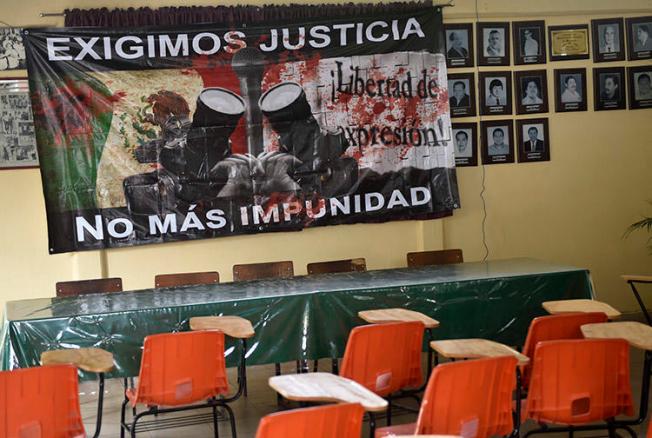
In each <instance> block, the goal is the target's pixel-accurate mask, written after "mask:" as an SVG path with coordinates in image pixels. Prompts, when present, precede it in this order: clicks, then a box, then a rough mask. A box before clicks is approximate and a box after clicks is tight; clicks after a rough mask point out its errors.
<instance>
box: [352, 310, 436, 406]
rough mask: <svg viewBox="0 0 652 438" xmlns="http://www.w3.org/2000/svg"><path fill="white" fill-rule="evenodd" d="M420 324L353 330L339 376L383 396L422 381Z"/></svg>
mask: <svg viewBox="0 0 652 438" xmlns="http://www.w3.org/2000/svg"><path fill="white" fill-rule="evenodd" d="M424 330H425V326H424V325H423V323H422V322H420V321H413V322H398V323H388V324H369V325H364V326H360V327H356V328H354V329H353V330H351V334H350V335H349V340H348V342H347V344H346V350H345V351H344V358H343V359H342V366H341V369H340V376H342V377H346V378H348V379H351V380H354V381H356V382H358V383H359V384H361V385H362V386H364V387H366V388H367V389H369V390H370V391H373V392H375V393H376V394H378V395H380V396H381V397H383V396H386V395H389V394H391V393H393V392H396V391H398V390H399V389H402V388H407V387H417V386H419V385H420V383H421V381H422V376H421V347H422V342H423V331H424Z"/></svg>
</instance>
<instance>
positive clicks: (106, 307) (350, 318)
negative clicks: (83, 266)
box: [0, 259, 592, 377]
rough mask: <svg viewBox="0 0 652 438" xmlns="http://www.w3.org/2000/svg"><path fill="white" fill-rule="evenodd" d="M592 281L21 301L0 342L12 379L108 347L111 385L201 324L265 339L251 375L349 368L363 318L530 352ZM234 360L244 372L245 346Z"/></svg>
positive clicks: (474, 268)
mask: <svg viewBox="0 0 652 438" xmlns="http://www.w3.org/2000/svg"><path fill="white" fill-rule="evenodd" d="M591 296H592V288H591V281H590V276H589V272H588V271H587V270H586V269H579V268H574V267H569V266H559V265H555V264H550V263H545V262H541V261H538V260H533V259H510V260H498V261H490V262H483V263H463V264H458V265H447V266H431V267H423V268H415V269H386V270H378V271H369V272H356V273H342V274H327V275H319V276H310V277H296V278H293V279H286V280H278V279H274V280H259V281H249V282H239V283H223V284H217V285H206V286H188V287H176V288H167V289H147V290H141V291H131V292H123V293H113V294H92V295H86V296H79V297H71V298H42V299H30V300H21V301H10V302H8V303H7V305H6V310H5V321H4V324H3V331H2V336H1V338H0V340H1V342H2V344H1V348H2V350H1V357H2V367H3V369H11V368H16V367H27V366H33V365H37V364H38V363H39V357H40V354H41V352H43V351H46V350H50V349H55V348H66V347H91V346H93V347H100V348H104V349H106V350H108V351H111V352H112V353H113V354H114V357H115V362H116V371H115V372H114V373H113V374H112V376H114V377H117V376H131V375H137V374H138V369H139V364H140V354H141V349H140V347H141V346H142V344H143V339H144V338H145V336H147V335H148V334H152V333H161V332H170V331H175V330H187V329H188V320H189V318H190V317H192V316H204V315H219V314H225V315H239V316H242V317H245V318H247V319H249V320H250V321H251V322H252V323H253V325H254V329H255V330H256V336H255V337H254V338H253V339H250V340H249V344H248V351H247V360H248V364H265V363H275V362H286V361H290V360H295V359H318V358H325V357H341V356H342V354H343V352H344V347H345V345H346V339H347V337H348V333H349V331H350V330H351V328H352V327H354V326H356V325H359V324H363V321H362V320H360V319H359V318H358V317H357V312H358V311H360V310H365V309H373V308H387V307H406V308H408V309H412V310H416V311H419V312H423V313H425V314H427V315H429V316H431V317H433V318H435V319H437V320H439V321H440V322H441V326H440V327H439V328H437V329H435V330H434V335H435V338H437V339H446V338H461V337H481V338H488V339H494V340H497V341H500V342H504V343H507V344H510V345H519V344H521V343H522V342H523V339H524V337H525V334H526V332H527V327H528V325H529V323H530V320H531V319H532V318H533V317H535V316H538V315H541V314H542V313H543V310H542V308H541V303H542V302H543V301H547V300H557V299H568V298H590V297H591ZM230 346H234V347H235V348H228V349H227V355H228V357H229V363H230V364H233V363H235V359H236V357H237V352H238V351H237V350H238V348H239V347H238V344H237V343H233V342H231V343H230V344H229V347H230Z"/></svg>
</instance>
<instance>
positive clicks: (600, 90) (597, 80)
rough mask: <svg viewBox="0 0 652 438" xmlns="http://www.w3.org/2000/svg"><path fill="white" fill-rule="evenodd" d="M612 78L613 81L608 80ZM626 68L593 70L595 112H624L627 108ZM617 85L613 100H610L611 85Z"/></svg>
mask: <svg viewBox="0 0 652 438" xmlns="http://www.w3.org/2000/svg"><path fill="white" fill-rule="evenodd" d="M609 77H611V81H609V80H608V78H609ZM625 81H626V77H625V67H607V68H594V69H593V109H594V110H595V111H612V110H623V109H626V107H627V97H626V96H627V92H626V90H625V89H626V82H625ZM610 82H613V83H614V84H615V85H616V88H615V91H614V96H613V98H609V96H608V94H609V92H610V89H613V88H612V86H610V85H609V83H610Z"/></svg>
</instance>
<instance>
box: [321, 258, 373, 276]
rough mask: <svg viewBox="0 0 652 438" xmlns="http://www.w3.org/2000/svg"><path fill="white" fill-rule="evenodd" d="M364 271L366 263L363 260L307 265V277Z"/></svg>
mask: <svg viewBox="0 0 652 438" xmlns="http://www.w3.org/2000/svg"><path fill="white" fill-rule="evenodd" d="M366 270H367V262H366V260H365V259H364V258H357V259H347V260H333V261H330V262H316V263H308V275H314V274H334V273H337V272H365V271H366Z"/></svg>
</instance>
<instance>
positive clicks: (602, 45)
mask: <svg viewBox="0 0 652 438" xmlns="http://www.w3.org/2000/svg"><path fill="white" fill-rule="evenodd" d="M623 23H624V21H623V19H622V18H605V19H602V20H591V34H592V35H593V61H595V62H609V61H624V60H625V37H624V35H625V32H624V30H623V28H624V25H623Z"/></svg>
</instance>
